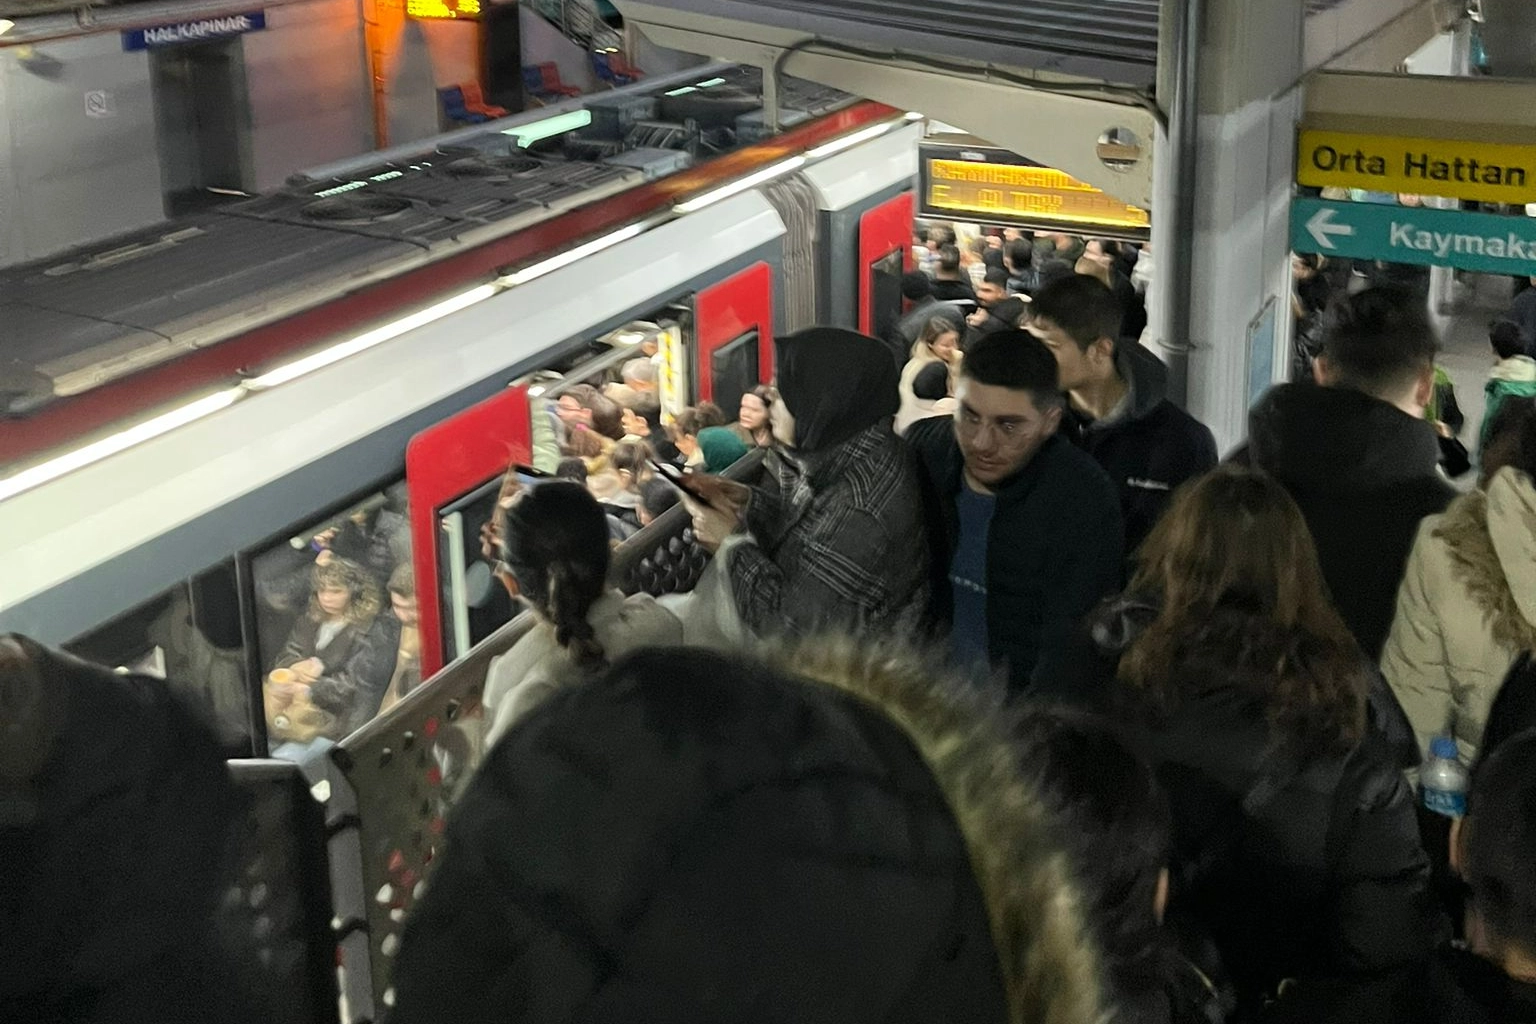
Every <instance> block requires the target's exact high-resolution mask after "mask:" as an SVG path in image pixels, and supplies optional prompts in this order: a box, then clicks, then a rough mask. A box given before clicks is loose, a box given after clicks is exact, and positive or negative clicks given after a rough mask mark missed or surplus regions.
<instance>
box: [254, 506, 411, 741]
mask: <svg viewBox="0 0 1536 1024" xmlns="http://www.w3.org/2000/svg"><path fill="white" fill-rule="evenodd" d="M251 577H252V579H253V582H254V590H255V602H254V605H255V615H254V617H255V621H254V623H253V625H254V627H255V630H256V652H255V653H256V658H257V661H258V663H259V665H260V670H261V672H262V706H263V710H264V714H265V718H266V727H267V744H268V749H269V751H270V753H271V755H272V756H274V757H282V758H287V759H290V760H296V761H300V762H308V761H310V760H311V759H312V758H313V757H315V756H317V755H319V754H320V753H322V752H323V751H324V750H326V749H327V748H329V747H330V746H331V745H333V744H334V743H335V742H336V741H338V740H340V739H341V738H342V737H344V736H346V735H348V734H349V733H351V732H354V731H355V730H356V729H358V728H359V727H360V726H362V725H363V724H364V723H366V722H367V721H368V720H369V719H371V718H373V717H374V716H375V715H376V714H378V713H379V712H380V711H381V710H383V709H385V708H388V707H389V706H390V705H392V704H393V703H394V702H395V701H397V700H399V699H400V698H401V697H402V696H404V695H405V694H406V693H409V692H410V691H411V690H412V689H413V688H414V687H415V686H416V685H417V684H418V683H420V681H421V668H420V666H421V640H420V634H419V633H418V622H417V602H416V582H415V577H414V569H413V567H412V563H411V535H410V519H409V513H408V510H407V507H406V491H405V484H404V482H403V481H402V482H401V483H398V484H395V485H393V486H391V487H389V488H387V489H386V490H384V491H381V492H379V493H377V494H373V495H370V496H369V497H368V498H366V499H365V500H363V501H361V502H358V503H357V504H355V505H353V506H351V507H349V508H346V509H344V510H342V511H341V512H339V513H338V514H335V515H332V516H330V517H328V518H325V519H321V520H318V521H316V522H312V523H309V524H307V525H306V526H305V527H304V528H303V529H301V530H297V531H294V532H293V534H292V535H291V536H289V537H288V538H285V539H284V540H282V541H279V542H278V543H275V544H273V545H270V546H269V547H267V548H266V549H265V550H262V551H259V552H257V553H256V554H255V555H253V556H252V557H251Z"/></svg>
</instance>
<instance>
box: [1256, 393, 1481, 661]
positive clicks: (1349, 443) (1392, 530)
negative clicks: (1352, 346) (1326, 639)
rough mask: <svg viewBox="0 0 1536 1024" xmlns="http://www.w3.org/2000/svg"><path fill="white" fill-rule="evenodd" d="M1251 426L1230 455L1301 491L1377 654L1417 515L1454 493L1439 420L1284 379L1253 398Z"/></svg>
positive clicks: (1348, 619) (1348, 611)
mask: <svg viewBox="0 0 1536 1024" xmlns="http://www.w3.org/2000/svg"><path fill="white" fill-rule="evenodd" d="M1248 434H1249V436H1248V446H1247V448H1246V449H1245V450H1244V451H1242V452H1239V453H1237V454H1235V455H1234V456H1233V459H1234V461H1240V462H1244V463H1246V464H1250V465H1252V466H1254V467H1256V468H1258V469H1262V470H1264V471H1265V472H1266V473H1269V474H1270V475H1271V476H1273V477H1274V478H1275V479H1277V480H1279V481H1280V483H1281V484H1283V485H1284V486H1285V489H1286V490H1287V491H1289V492H1290V494H1291V497H1292V498H1294V499H1296V504H1297V505H1299V506H1301V511H1302V514H1303V515H1304V516H1306V519H1307V526H1308V527H1310V528H1311V531H1312V540H1313V542H1314V543H1315V544H1316V545H1317V555H1318V560H1319V561H1320V562H1321V563H1322V569H1323V577H1324V579H1326V580H1327V582H1328V590H1329V593H1330V594H1331V595H1332V597H1333V603H1334V605H1335V606H1336V607H1337V608H1338V610H1339V614H1340V615H1342V616H1343V617H1344V622H1345V624H1346V625H1348V626H1349V629H1350V632H1352V633H1353V634H1354V635H1355V639H1356V640H1357V641H1358V642H1359V644H1360V647H1361V649H1362V650H1363V651H1365V654H1366V656H1367V657H1369V658H1370V659H1371V660H1373V661H1375V660H1377V659H1378V658H1380V657H1381V649H1382V646H1383V645H1384V644H1385V643H1386V640H1387V633H1388V632H1389V631H1390V630H1391V628H1392V614H1393V609H1394V608H1395V606H1396V602H1397V588H1398V584H1400V583H1401V582H1402V579H1403V570H1404V567H1405V566H1406V565H1407V563H1408V553H1409V551H1410V550H1412V548H1413V539H1414V535H1415V534H1416V533H1417V532H1418V527H1419V521H1420V520H1422V519H1423V518H1424V517H1425V516H1427V515H1433V514H1434V513H1436V512H1443V511H1445V507H1446V506H1447V505H1449V504H1450V502H1451V499H1452V498H1454V497H1455V496H1456V491H1455V489H1454V488H1453V487H1451V485H1450V484H1448V483H1446V482H1445V480H1444V479H1442V478H1441V476H1440V473H1439V471H1438V470H1437V468H1436V466H1437V464H1438V462H1439V460H1440V446H1439V444H1438V442H1437V441H1436V439H1435V437H1436V435H1435V431H1434V428H1433V427H1431V426H1430V425H1429V424H1428V423H1426V422H1424V421H1423V420H1418V419H1415V418H1414V417H1412V416H1409V415H1408V414H1407V413H1405V412H1403V411H1402V410H1400V409H1398V408H1396V407H1394V406H1392V405H1389V404H1387V403H1386V402H1383V401H1380V400H1379V399H1375V398H1372V397H1371V396H1369V395H1366V394H1362V393H1361V392H1359V391H1354V390H1352V389H1349V388H1323V387H1318V386H1316V385H1313V384H1281V385H1279V386H1278V387H1276V388H1274V389H1272V390H1271V391H1270V392H1269V393H1268V394H1267V395H1265V396H1264V397H1263V398H1262V399H1260V400H1259V403H1258V405H1256V406H1255V407H1254V409H1253V412H1252V413H1251V414H1250V416H1249V425H1248Z"/></svg>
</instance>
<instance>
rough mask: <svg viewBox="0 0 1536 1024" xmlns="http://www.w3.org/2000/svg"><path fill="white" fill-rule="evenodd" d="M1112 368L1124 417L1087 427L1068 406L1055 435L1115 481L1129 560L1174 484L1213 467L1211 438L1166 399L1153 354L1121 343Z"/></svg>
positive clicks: (1162, 369) (1163, 370) (1163, 376)
mask: <svg viewBox="0 0 1536 1024" xmlns="http://www.w3.org/2000/svg"><path fill="white" fill-rule="evenodd" d="M1116 363H1117V364H1118V369H1119V371H1120V376H1121V377H1122V378H1123V379H1124V380H1125V381H1126V383H1127V384H1129V385H1130V389H1131V390H1130V394H1129V396H1128V397H1129V399H1130V407H1129V408H1128V409H1127V410H1126V412H1125V413H1124V415H1122V416H1119V417H1117V418H1115V419H1113V420H1110V421H1107V422H1106V421H1104V420H1094V419H1091V418H1090V417H1088V416H1087V415H1085V414H1083V413H1081V412H1079V411H1078V410H1076V409H1074V408H1072V407H1071V406H1070V405H1069V406H1068V409H1067V414H1066V416H1064V417H1063V419H1062V432H1063V433H1065V434H1066V435H1067V436H1068V437H1070V438H1071V439H1072V440H1073V441H1074V442H1075V443H1076V444H1077V446H1078V447H1079V448H1081V449H1083V451H1085V452H1087V453H1088V454H1089V455H1092V456H1093V458H1094V461H1096V462H1097V463H1098V464H1099V465H1100V466H1102V467H1104V472H1105V473H1107V474H1109V478H1110V479H1111V480H1113V481H1114V482H1115V487H1116V489H1117V490H1119V492H1120V510H1121V512H1122V513H1124V515H1125V550H1126V551H1127V552H1132V553H1134V552H1135V550H1136V549H1137V548H1139V547H1141V542H1142V541H1143V540H1146V537H1147V534H1149V533H1151V532H1152V527H1153V526H1155V525H1157V521H1158V519H1160V518H1161V517H1162V514H1163V510H1164V509H1166V508H1167V507H1168V503H1169V501H1171V500H1172V498H1173V492H1174V491H1175V490H1177V489H1178V487H1179V485H1180V484H1182V483H1184V481H1186V480H1190V479H1193V478H1194V477H1197V476H1200V475H1201V474H1202V473H1205V472H1208V471H1209V470H1212V469H1214V468H1215V467H1216V438H1215V437H1213V436H1212V434H1211V430H1210V428H1209V427H1207V426H1206V425H1205V424H1204V423H1201V422H1200V421H1199V420H1197V419H1195V418H1194V417H1193V416H1191V415H1190V414H1189V413H1187V412H1185V411H1184V410H1183V409H1180V408H1179V407H1178V406H1176V405H1174V404H1173V403H1172V402H1170V401H1169V400H1168V368H1167V367H1166V366H1164V365H1163V361H1162V360H1161V359H1159V358H1157V356H1156V355H1154V354H1153V353H1151V352H1149V351H1147V349H1145V348H1143V347H1142V346H1141V345H1139V344H1137V343H1135V342H1123V343H1122V344H1121V346H1120V354H1119V356H1118V357H1117V359H1116Z"/></svg>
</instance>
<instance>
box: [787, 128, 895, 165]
mask: <svg viewBox="0 0 1536 1024" xmlns="http://www.w3.org/2000/svg"><path fill="white" fill-rule="evenodd" d="M894 127H896V125H895V124H894V123H893V122H890V121H887V122H885V123H884V124H872V125H870V126H869V127H868V128H860V129H859V130H858V131H856V132H854V133H853V134H851V135H844V136H843V137H842V138H840V139H833V140H832V141H831V142H828V143H824V144H823V145H820V146H817V147H816V148H815V149H811V150H807V151H806V154H805V155H806V157H807V158H808V159H811V160H820V159H821V158H822V157H824V156H831V155H832V154H833V153H841V152H842V151H843V150H845V149H852V148H853V147H854V146H857V145H858V144H859V143H861V142H868V141H869V140H870V139H877V138H879V137H880V136H882V135H884V134H885V133H886V132H888V131H890V130H891V129H892V128H894Z"/></svg>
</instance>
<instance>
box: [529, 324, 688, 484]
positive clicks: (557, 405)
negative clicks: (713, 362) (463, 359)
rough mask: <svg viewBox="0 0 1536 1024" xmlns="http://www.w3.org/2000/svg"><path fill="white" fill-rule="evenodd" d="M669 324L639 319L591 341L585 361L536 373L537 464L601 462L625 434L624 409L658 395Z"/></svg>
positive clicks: (549, 470) (545, 467)
mask: <svg viewBox="0 0 1536 1024" xmlns="http://www.w3.org/2000/svg"><path fill="white" fill-rule="evenodd" d="M663 333H664V332H663V328H662V327H660V326H658V325H657V324H654V323H649V322H645V321H635V322H633V323H628V324H625V325H624V326H623V327H620V328H619V329H617V330H615V331H611V332H610V333H608V334H606V335H604V336H603V337H601V338H599V339H597V340H596V341H592V342H588V343H587V344H586V345H584V346H582V347H581V348H580V349H579V350H578V354H579V355H584V356H587V358H585V359H584V360H581V361H579V362H573V360H572V359H571V358H566V359H564V360H562V361H561V362H560V363H557V364H554V365H552V366H551V367H550V368H549V369H546V370H542V371H540V372H538V373H536V374H534V375H532V376H531V377H528V378H525V381H524V382H525V383H527V384H528V385H529V387H528V399H529V405H530V409H529V420H530V422H531V423H532V427H533V466H534V468H535V469H536V470H537V471H538V472H541V473H546V474H551V475H553V474H554V473H556V472H557V471H558V470H559V467H560V463H561V462H562V461H563V460H567V459H582V460H584V461H585V462H586V464H587V465H589V466H593V467H595V466H597V465H598V464H599V463H600V462H601V461H602V459H603V457H604V456H605V455H606V453H607V452H608V451H609V450H610V449H611V448H612V447H613V444H614V443H615V442H617V441H619V440H621V439H622V438H623V437H624V436H625V430H624V410H625V409H633V408H634V407H635V406H636V405H637V404H640V403H641V402H643V398H642V397H641V395H640V393H641V392H650V393H653V394H654V393H656V392H657V388H658V381H659V378H660V376H661V371H660V366H659V363H660V360H661V358H662V357H661V355H660V351H661V340H662V336H663Z"/></svg>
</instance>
